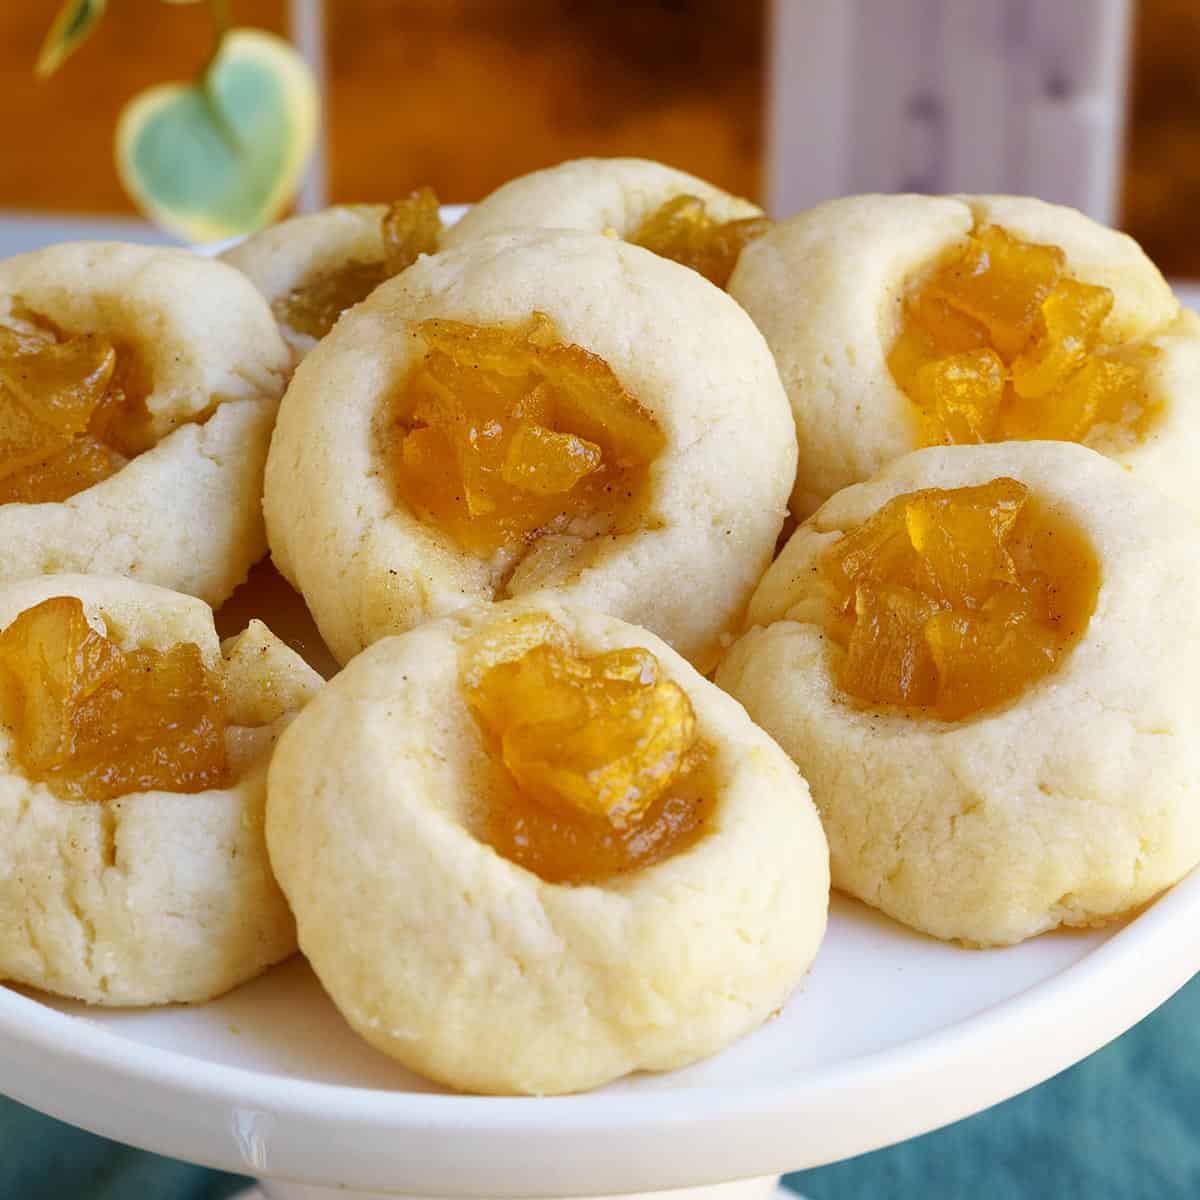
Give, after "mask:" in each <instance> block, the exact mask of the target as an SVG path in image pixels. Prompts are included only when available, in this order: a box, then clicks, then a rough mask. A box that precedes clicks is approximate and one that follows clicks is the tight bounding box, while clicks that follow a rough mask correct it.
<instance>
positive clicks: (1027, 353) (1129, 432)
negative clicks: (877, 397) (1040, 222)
mask: <svg viewBox="0 0 1200 1200" xmlns="http://www.w3.org/2000/svg"><path fill="white" fill-rule="evenodd" d="M1066 271H1067V264H1066V257H1065V255H1064V254H1063V252H1062V251H1061V250H1060V249H1059V248H1058V247H1057V246H1043V245H1037V244H1033V243H1029V242H1023V241H1020V240H1019V239H1017V238H1014V237H1012V236H1011V235H1010V234H1008V233H1006V232H1005V231H1004V230H1003V229H1000V228H999V227H998V226H995V225H988V226H984V227H983V228H982V229H977V230H976V231H975V232H973V233H972V234H971V235H970V236H969V237H968V238H967V240H966V242H965V243H964V244H963V245H961V246H958V247H956V248H955V249H954V250H953V251H952V253H951V255H950V256H949V258H948V259H947V260H946V261H945V262H943V263H942V264H941V265H939V266H937V267H936V268H935V269H934V270H933V271H932V272H931V273H930V274H929V275H928V276H927V277H926V278H925V279H924V280H923V281H921V282H920V283H919V284H918V285H917V286H916V287H915V288H914V289H913V290H912V291H910V293H909V294H908V296H907V297H906V298H905V301H904V315H903V320H902V324H901V329H900V333H899V335H898V336H897V338H896V340H895V342H894V343H893V345H892V349H891V352H890V353H889V355H888V366H889V368H890V370H891V372H892V376H893V378H894V379H895V380H896V382H897V383H898V384H899V385H900V387H901V389H902V390H903V391H904V392H905V393H906V394H907V395H908V396H909V398H910V399H911V400H912V401H913V403H914V404H915V405H916V407H917V410H918V411H919V413H920V414H921V425H922V440H923V441H924V442H925V443H926V444H928V445H936V444H940V443H952V444H953V443H959V442H997V441H1007V440H1011V439H1030V438H1049V439H1053V440H1056V441H1074V442H1089V443H1091V444H1095V445H1097V447H1098V448H1101V449H1103V448H1104V444H1105V443H1106V442H1107V443H1109V444H1112V443H1114V442H1127V441H1128V440H1129V439H1130V438H1136V437H1138V436H1140V435H1141V434H1142V433H1143V432H1144V431H1145V428H1146V426H1147V423H1148V421H1149V420H1150V418H1151V416H1152V415H1153V413H1152V405H1151V404H1150V401H1149V399H1148V397H1147V391H1146V383H1145V377H1144V369H1145V367H1146V366H1147V364H1148V363H1149V361H1150V360H1151V359H1152V357H1153V355H1154V353H1155V351H1154V349H1153V347H1150V346H1148V345H1122V346H1119V345H1114V344H1112V343H1111V342H1110V341H1109V340H1107V339H1106V337H1105V335H1104V324H1105V321H1106V320H1107V318H1108V316H1109V313H1110V312H1111V311H1112V306H1113V295H1112V292H1111V291H1109V289H1108V288H1104V287H1095V286H1093V285H1092V284H1087V283H1081V282H1080V281H1079V280H1076V279H1072V278H1071V277H1070V276H1069V275H1067V273H1066Z"/></svg>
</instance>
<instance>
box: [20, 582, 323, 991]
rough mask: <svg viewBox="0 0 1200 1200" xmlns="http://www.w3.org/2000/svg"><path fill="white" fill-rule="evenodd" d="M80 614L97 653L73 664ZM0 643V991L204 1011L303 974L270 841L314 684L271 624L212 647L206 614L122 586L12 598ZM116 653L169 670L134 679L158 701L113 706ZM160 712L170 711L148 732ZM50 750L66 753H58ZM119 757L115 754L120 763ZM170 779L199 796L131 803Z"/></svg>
mask: <svg viewBox="0 0 1200 1200" xmlns="http://www.w3.org/2000/svg"><path fill="white" fill-rule="evenodd" d="M70 598H75V600H76V601H81V602H82V612H83V614H84V615H85V616H86V620H87V623H88V624H89V625H90V626H91V628H92V629H93V630H95V631H96V633H98V634H101V635H102V637H93V638H92V639H91V641H90V642H89V643H88V644H87V645H85V646H84V649H83V650H82V651H80V653H79V655H78V656H77V657H75V658H73V659H70V660H69V656H68V654H67V646H68V645H78V643H76V642H69V643H67V644H64V643H63V641H62V639H61V638H60V637H59V636H58V633H59V632H61V630H62V629H64V628H66V629H70V628H71V626H70V623H69V621H66V623H64V621H65V618H64V617H63V614H62V612H61V609H62V608H63V606H67V607H68V608H69V607H71V606H74V610H75V612H76V613H77V612H78V611H79V609H78V604H77V603H75V601H72V600H71V599H70ZM46 602H49V604H48V605H47V604H46ZM39 606H42V607H39ZM51 609H53V610H54V612H53V614H52V615H51V613H50V611H49V610H51ZM67 616H68V617H69V616H70V614H69V613H68V614H67ZM22 622H23V623H24V624H21V623H22ZM0 626H3V628H4V630H5V631H9V632H5V633H0V675H2V676H3V679H4V693H3V701H4V706H5V721H4V727H3V729H0V830H2V834H0V979H6V980H10V981H13V982H16V983H22V984H27V985H30V986H32V987H37V988H42V989H44V990H46V991H50V992H55V993H57V994H59V995H64V996H71V997H76V998H78V999H81V1000H86V1001H88V1002H89V1003H92V1004H102V1005H146V1004H166V1003H172V1002H176V1001H183V1002H198V1001H203V1000H207V999H209V998H211V997H213V996H217V995H219V994H220V993H222V992H225V991H227V990H228V989H230V988H232V987H235V986H236V985H237V984H239V983H241V982H242V981H243V980H246V979H249V978H251V977H253V976H254V975H257V974H258V973H259V972H261V971H263V970H264V969H265V968H266V967H268V966H270V965H271V964H272V963H274V962H278V961H279V960H280V959H283V958H286V957H287V956H288V955H289V954H291V953H292V952H293V951H294V950H295V947H296V943H295V929H294V926H293V922H292V918H291V915H290V913H289V911H288V908H287V904H286V903H285V901H284V899H283V896H282V895H281V894H280V892H279V889H278V888H277V887H276V885H275V881H274V878H273V876H272V875H271V871H270V867H269V864H268V861H267V851H266V843H265V840H264V835H263V821H264V807H265V802H266V775H267V761H268V759H269V757H270V752H271V748H272V746H273V745H274V742H275V740H276V738H277V737H278V736H279V734H280V732H281V731H282V729H283V728H284V726H286V724H287V723H288V721H289V720H290V719H291V717H292V716H293V715H294V714H295V712H296V711H298V710H299V709H300V707H302V705H303V704H304V703H305V702H306V701H307V700H308V698H309V697H310V696H311V695H313V694H314V692H315V691H316V689H317V687H318V686H319V683H320V680H319V677H318V676H317V675H316V674H315V673H314V672H313V671H312V670H310V669H309V668H308V667H307V666H305V665H304V663H303V661H302V660H301V659H300V658H299V656H298V655H296V654H294V653H293V652H292V651H291V650H289V649H287V647H286V646H284V645H283V644H282V643H281V642H279V641H278V640H277V639H276V638H275V637H274V636H273V635H272V634H271V633H270V631H269V630H268V629H267V628H266V626H265V625H263V624H261V623H260V622H253V623H252V624H251V625H250V626H249V627H248V628H247V629H246V630H245V631H244V632H243V633H241V634H239V635H238V636H236V637H232V638H229V639H228V640H226V641H225V642H224V643H218V641H217V637H216V634H215V633H214V631H213V620H212V613H211V611H210V610H209V609H208V607H207V606H206V605H205V604H204V603H203V602H202V601H200V600H196V599H194V598H193V597H190V596H182V595H180V594H178V593H174V592H168V591H166V590H165V589H162V588H155V587H150V586H148V585H146V584H139V583H133V582H131V581H129V580H122V579H113V578H103V577H99V576H92V577H85V576H79V575H61V576H56V577H42V578H40V579H32V580H26V581H21V582H17V583H10V584H5V585H3V586H2V587H0ZM31 639H35V640H33V641H31ZM114 644H115V645H116V646H117V647H119V651H120V652H121V653H123V654H125V655H126V656H129V655H131V654H134V653H135V652H138V651H157V652H158V654H157V655H155V654H145V653H142V654H141V655H140V657H135V658H134V659H132V660H127V665H129V669H130V670H132V671H133V672H135V674H136V673H146V672H151V673H153V672H158V673H159V676H160V677H161V678H160V682H158V683H155V684H154V685H153V686H152V685H150V684H145V683H143V684H141V686H140V690H139V689H138V687H137V681H135V684H133V685H130V684H128V683H126V684H125V685H121V686H125V687H126V689H127V690H126V695H125V697H124V699H122V697H121V695H120V694H116V695H115V699H114V698H113V693H112V691H111V689H112V688H113V687H114V686H117V685H116V684H114V681H113V676H112V675H111V670H112V669H117V668H114V667H113V664H112V663H111V662H107V661H104V659H105V655H111V654H113V653H114V651H113V649H112V647H113V645H114ZM189 644H190V646H191V647H192V649H190V650H188V649H186V647H187V645H189ZM181 645H182V646H184V649H182V650H180V649H179V647H180V646H181ZM31 647H33V650H31ZM31 652H34V653H38V654H40V655H41V659H40V661H41V662H42V663H43V665H42V667H41V668H40V670H32V672H31V668H30V663H29V659H28V655H29V654H30V653H31ZM181 655H182V661H177V660H178V659H179V657H180V656H181ZM189 655H190V656H191V657H188V656H189ZM172 656H174V657H172ZM197 658H198V660H199V663H202V664H203V669H204V670H206V671H207V672H210V673H211V674H210V675H206V676H205V677H204V678H205V681H206V682H207V683H210V684H213V685H214V686H215V687H216V689H217V691H216V695H217V697H218V698H217V700H216V701H214V705H215V707H212V711H211V712H210V711H208V709H206V708H204V707H203V705H202V703H201V701H199V700H197V699H196V697H197V696H199V695H200V690H197V688H198V687H199V685H198V684H197V673H198V672H199V671H200V670H201V667H200V666H199V665H198V661H197ZM81 670H82V671H84V672H85V673H86V672H92V673H95V678H94V677H93V675H91V674H89V675H88V677H87V679H86V680H85V679H82V677H81V676H80V675H79V674H78V672H80V671H81ZM104 671H109V672H110V674H109V675H108V676H107V682H102V683H97V682H96V678H98V677H99V675H100V674H102V673H103V672H104ZM14 672H15V673H14ZM72 672H75V674H73V673H72ZM89 681H90V682H89ZM76 685H77V686H76ZM64 687H66V688H67V689H68V691H67V693H66V694H67V695H68V696H69V697H71V699H69V700H68V701H65V702H64V701H62V695H63V693H62V688H64ZM129 688H133V689H134V690H133V691H132V692H130V691H129V690H128V689H129ZM155 688H157V689H158V690H155ZM162 688H167V689H168V691H170V690H171V689H173V694H170V695H167V696H166V698H165V699H164V698H163V691H162ZM189 688H191V689H193V691H191V692H187V700H186V701H180V699H179V697H180V694H181V693H183V692H185V691H186V689H189ZM56 689H58V690H56ZM72 689H73V690H72ZM201 690H202V688H201ZM56 697H57V699H58V701H59V702H60V703H65V704H66V706H67V709H68V716H67V717H66V718H65V719H66V720H67V721H68V724H67V725H65V726H61V727H59V728H61V733H59V728H55V727H54V726H53V724H48V723H47V722H48V721H49V720H50V719H51V718H52V717H53V714H54V713H55V712H59V713H61V712H62V711H63V710H62V709H61V708H57V707H55V704H56ZM106 697H108V698H109V699H110V700H111V701H112V702H111V703H108V702H106ZM156 703H161V704H167V705H173V707H171V708H170V711H169V713H168V714H167V715H165V716H163V717H162V719H161V722H160V724H159V725H157V726H151V725H148V724H147V722H146V720H145V718H144V712H145V710H146V709H147V708H150V709H153V708H154V706H155V704H156ZM72 705H74V706H75V707H74V708H71V706H72ZM122 705H124V707H122ZM181 705H182V707H181ZM196 705H200V708H199V710H198V709H197V707H195V706H196ZM48 707H49V709H50V716H49V717H48V716H47V711H46V710H47V708H48ZM130 707H134V708H137V709H139V710H141V711H139V712H137V713H135V714H134V715H133V716H131V715H130V713H129V711H128V709H129V708H130ZM165 711H166V710H164V712H165ZM197 711H199V712H200V715H199V716H197V715H196V713H197ZM114 713H115V714H116V715H115V716H114V715H113V714H114ZM106 721H107V724H105V722H106ZM222 726H223V732H222ZM97 729H103V730H105V731H106V736H105V737H103V738H102V739H100V740H98V735H97V733H96V730H97ZM51 730H53V732H55V733H58V734H59V738H60V740H59V741H58V742H53V741H51V742H50V743H49V744H48V745H47V743H46V738H47V736H48V732H49V731H51ZM181 730H182V731H183V732H181ZM113 739H118V740H120V742H121V745H122V752H121V753H120V754H117V755H114V756H112V757H109V756H108V751H109V749H110V748H111V747H112V745H113ZM164 739H165V741H164ZM97 755H98V756H97ZM156 755H157V757H155V756H156ZM164 756H165V758H164ZM164 761H166V762H167V764H168V765H167V766H166V767H164V765H163V764H164ZM48 764H49V765H48ZM172 764H173V765H172ZM168 769H169V771H170V772H174V775H173V779H174V781H175V782H176V783H178V784H179V785H180V788H181V789H186V790H161V789H143V790H127V789H129V788H130V787H131V786H132V787H134V788H136V787H137V786H138V781H139V780H140V781H142V782H145V781H146V780H147V779H157V780H158V781H159V782H163V781H164V777H163V774H162V772H163V771H164V770H168Z"/></svg>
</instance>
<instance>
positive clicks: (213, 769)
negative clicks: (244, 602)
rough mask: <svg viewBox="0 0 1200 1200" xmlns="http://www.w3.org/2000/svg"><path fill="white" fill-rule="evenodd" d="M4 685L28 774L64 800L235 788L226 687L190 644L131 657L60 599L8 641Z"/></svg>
mask: <svg viewBox="0 0 1200 1200" xmlns="http://www.w3.org/2000/svg"><path fill="white" fill-rule="evenodd" d="M0 678H2V681H3V685H4V686H3V692H2V695H3V701H2V703H3V711H4V723H5V725H6V726H7V727H8V729H9V732H10V733H11V735H12V738H13V747H14V754H15V757H16V761H17V763H18V765H19V766H20V768H21V770H22V771H23V772H24V773H25V775H26V776H27V777H28V778H29V779H32V780H34V781H36V782H39V783H45V784H46V785H48V786H49V787H50V789H51V790H52V791H54V792H55V793H56V794H57V795H59V796H61V797H62V798H63V799H66V800H94V801H98V800H111V799H113V798H115V797H117V796H124V795H127V794H128V793H130V792H145V791H151V790H162V791H168V792H200V791H204V790H205V789H206V788H216V787H223V786H225V785H226V784H227V783H228V782H229V780H230V769H229V764H228V762H227V760H226V757H225V704H224V695H223V688H222V685H221V681H220V679H219V678H218V677H217V676H216V675H215V674H213V673H212V672H211V671H209V670H208V668H207V667H206V666H205V665H204V661H203V659H202V658H201V657H200V651H199V648H198V647H196V646H195V645H193V644H192V643H190V642H181V643H179V644H178V645H175V646H172V647H171V649H170V650H166V651H160V650H150V649H139V650H131V651H124V650H122V649H121V648H120V646H118V645H117V644H116V642H114V641H112V640H110V639H109V638H108V637H106V636H104V635H103V634H100V633H97V632H96V630H95V629H93V628H92V627H91V625H89V624H88V621H87V618H86V617H85V615H84V611H83V605H82V603H81V602H80V601H79V600H78V599H76V598H75V597H73V596H57V597H55V598H54V599H51V600H44V601H42V603H41V604H38V605H35V606H34V607H33V608H30V609H26V611H25V612H23V613H21V615H20V616H19V617H17V619H16V620H15V621H13V622H12V624H10V625H9V626H8V628H7V629H5V630H4V632H3V633H0Z"/></svg>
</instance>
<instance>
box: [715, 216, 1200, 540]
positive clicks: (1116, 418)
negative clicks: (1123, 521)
mask: <svg viewBox="0 0 1200 1200" xmlns="http://www.w3.org/2000/svg"><path fill="white" fill-rule="evenodd" d="M730 292H731V294H732V295H733V296H734V297H735V298H736V299H737V300H738V301H739V302H740V303H741V304H742V305H744V306H745V308H746V310H747V311H748V312H749V313H750V315H751V316H752V317H753V318H754V319H755V321H756V322H757V323H758V326H759V328H760V329H761V330H762V331H763V333H764V334H765V335H766V338H767V341H768V343H769V344H770V346H771V349H772V351H773V352H774V354H775V359H776V362H777V363H778V365H779V373H780V376H781V377H782V379H783V382H784V386H785V387H786V388H787V390H788V396H789V398H790V400H791V403H792V411H793V413H794V415H795V418H796V430H797V437H798V440H799V448H800V456H799V462H800V466H799V470H798V472H797V477H796V488H795V492H794V494H793V498H792V508H793V511H794V512H795V513H796V515H797V516H798V517H800V518H803V517H804V516H806V515H807V514H808V513H810V512H812V511H813V509H815V508H816V507H817V506H818V505H819V504H820V503H821V502H822V501H823V500H825V499H826V498H827V497H828V496H830V495H832V494H833V493H834V492H836V491H837V490H838V489H839V488H842V487H845V486H846V485H848V484H851V483H857V482H858V481H860V480H862V479H866V478H868V477H869V476H871V475H873V474H874V473H875V472H876V471H877V470H879V468H880V467H882V466H883V465H884V464H885V463H887V462H889V461H890V460H891V459H893V458H896V457H898V456H899V455H901V454H905V453H907V452H909V451H910V450H914V449H917V448H918V447H920V446H929V445H943V444H960V443H968V444H978V443H987V442H999V441H1005V440H1010V439H1019V440H1034V439H1039V438H1053V439H1059V440H1063V441H1074V442H1081V443H1083V444H1084V445H1087V446H1090V447H1092V448H1093V449H1096V450H1099V451H1100V452H1101V453H1103V454H1106V455H1108V456H1109V457H1110V458H1114V459H1116V460H1117V461H1118V462H1120V463H1123V464H1124V465H1126V466H1128V467H1130V468H1131V469H1133V470H1135V471H1137V472H1139V473H1140V474H1141V475H1143V476H1144V477H1145V478H1146V479H1147V480H1148V481H1149V482H1150V483H1152V484H1154V485H1155V486H1156V487H1159V488H1161V489H1162V490H1163V491H1164V492H1167V493H1168V494H1171V495H1174V496H1176V497H1177V498H1178V499H1181V500H1182V501H1184V502H1185V503H1187V504H1189V506H1190V507H1191V508H1193V510H1200V506H1198V505H1197V504H1196V502H1195V500H1194V498H1193V496H1194V488H1193V487H1192V485H1191V480H1190V478H1189V475H1190V471H1191V463H1192V461H1193V459H1194V458H1195V456H1196V454H1197V453H1200V415H1198V412H1197V405H1196V403H1195V401H1194V400H1193V393H1195V392H1196V391H1197V389H1198V388H1200V342H1198V341H1197V339H1196V337H1195V331H1194V326H1193V325H1192V324H1191V322H1189V321H1187V320H1181V310H1180V307H1179V304H1178V302H1177V301H1176V299H1175V297H1174V295H1173V294H1172V292H1171V290H1170V288H1169V287H1168V286H1167V284H1166V283H1165V281H1164V280H1163V278H1162V276H1161V275H1160V274H1159V272H1158V271H1157V270H1156V268H1155V267H1154V265H1153V263H1151V262H1150V260H1149V259H1148V258H1147V257H1146V256H1145V254H1143V253H1142V251H1141V249H1140V248H1139V247H1138V245H1137V244H1136V243H1135V242H1134V241H1133V240H1132V239H1131V238H1129V237H1127V236H1126V235H1124V234H1121V233H1117V232H1115V231H1114V230H1111V229H1107V228H1105V227H1104V226H1102V225H1098V224H1096V222H1094V221H1092V220H1090V219H1088V218H1087V217H1085V216H1083V215H1082V214H1081V213H1078V212H1075V211H1074V210H1073V209H1069V208H1063V207H1060V206H1058V205H1052V204H1046V203H1044V202H1042V201H1040V200H1033V199H1025V198H1020V197H1008V196H962V197H948V196H942V197H937V196H851V197H847V198H845V199H842V200H833V201H830V202H829V203H827V204H822V205H819V206H818V207H816V208H814V209H811V210H810V211H808V212H805V213H801V214H800V215H798V216H796V217H793V218H792V219H791V220H788V221H784V222H782V223H781V224H779V225H777V226H776V227H775V229H774V231H773V232H772V233H770V234H769V235H768V236H766V237H764V238H763V239H761V240H760V241H759V242H757V243H755V245H754V246H753V247H751V248H750V249H749V250H748V251H747V253H746V255H745V256H744V257H743V258H742V259H741V261H740V263H739V265H738V269H737V272H736V274H735V275H734V277H733V279H732V280H731V282H730Z"/></svg>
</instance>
